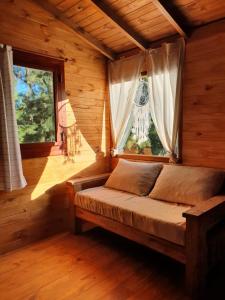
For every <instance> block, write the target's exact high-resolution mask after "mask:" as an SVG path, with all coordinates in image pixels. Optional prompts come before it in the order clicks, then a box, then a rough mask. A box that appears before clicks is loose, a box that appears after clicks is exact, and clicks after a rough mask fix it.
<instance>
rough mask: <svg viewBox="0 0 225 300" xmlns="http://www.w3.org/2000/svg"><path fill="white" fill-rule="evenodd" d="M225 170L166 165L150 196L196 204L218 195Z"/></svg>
mask: <svg viewBox="0 0 225 300" xmlns="http://www.w3.org/2000/svg"><path fill="white" fill-rule="evenodd" d="M223 181H224V172H223V171H219V170H215V169H209V168H199V167H186V166H172V165H164V167H163V170H162V171H161V173H160V175H159V177H158V179H157V181H156V183H155V186H154V188H153V190H152V191H151V193H150V195H149V197H150V198H155V199H160V200H165V201H169V202H176V203H184V204H189V205H196V204H197V203H198V202H199V201H203V200H207V199H209V198H210V197H212V196H214V195H216V194H217V193H218V192H219V191H220V189H221V187H222V184H223Z"/></svg>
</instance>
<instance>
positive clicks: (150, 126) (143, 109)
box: [124, 76, 166, 156]
mask: <svg viewBox="0 0 225 300" xmlns="http://www.w3.org/2000/svg"><path fill="white" fill-rule="evenodd" d="M150 97H151V95H149V89H148V79H147V77H146V76H143V77H142V78H141V79H140V82H139V86H138V90H137V93H136V96H135V100H134V102H135V103H134V108H133V112H132V116H131V129H130V132H129V135H128V138H127V141H126V144H125V146H124V153H127V154H142V155H158V156H165V155H166V152H165V150H164V148H163V146H162V143H161V142H160V139H159V137H158V134H157V132H156V128H155V125H154V123H153V121H152V118H151V112H150V104H149V102H150V101H151V99H150Z"/></svg>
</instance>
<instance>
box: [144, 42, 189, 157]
mask: <svg viewBox="0 0 225 300" xmlns="http://www.w3.org/2000/svg"><path fill="white" fill-rule="evenodd" d="M184 49H185V43H184V39H179V40H177V41H176V42H175V43H165V44H163V45H162V46H161V47H160V48H157V49H150V50H148V51H147V55H146V59H147V69H148V79H149V89H150V91H149V92H150V111H151V116H152V120H153V122H154V124H155V128H156V130H157V133H158V136H159V138H160V141H161V143H162V145H163V147H164V149H165V150H166V151H167V153H168V154H169V155H170V161H171V162H176V161H177V160H178V159H179V149H178V130H179V123H180V110H181V84H182V66H183V60H184Z"/></svg>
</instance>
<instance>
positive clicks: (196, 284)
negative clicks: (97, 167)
mask: <svg viewBox="0 0 225 300" xmlns="http://www.w3.org/2000/svg"><path fill="white" fill-rule="evenodd" d="M109 175H110V174H102V175H97V176H92V177H87V178H80V179H74V180H70V181H68V182H67V186H68V192H69V195H70V224H71V230H72V231H73V232H74V233H75V234H78V233H81V232H82V231H84V230H85V224H86V226H87V223H86V222H88V223H89V224H90V223H92V224H95V225H97V226H100V227H102V228H105V229H107V230H109V231H112V232H114V233H117V234H119V235H121V236H123V237H126V238H128V239H130V240H133V241H135V242H138V243H140V244H142V245H145V246H147V247H149V248H151V249H153V250H156V251H158V252H160V253H162V254H165V255H167V256H169V257H171V258H173V259H175V260H177V261H179V262H181V263H183V264H185V267H186V288H187V293H188V294H189V295H190V296H191V297H192V299H199V298H201V297H202V295H203V293H204V290H205V283H206V277H207V274H208V272H209V270H210V269H211V267H213V266H211V265H210V264H209V260H208V244H207V234H208V232H209V231H210V230H211V229H212V228H213V227H215V226H216V225H217V224H219V223H220V222H222V221H223V220H224V219H225V195H220V196H216V197H213V198H211V199H210V201H205V202H203V203H201V204H200V205H198V206H196V207H193V208H191V209H189V210H188V211H187V212H185V213H183V216H184V217H185V218H186V243H185V246H180V245H177V244H174V243H172V242H169V241H166V240H163V239H161V238H157V237H155V236H153V235H150V234H147V233H144V232H142V231H140V230H137V229H135V228H133V227H131V226H128V225H124V224H121V223H119V222H117V221H114V220H111V219H109V218H107V217H104V216H100V215H97V214H95V213H92V212H89V211H87V210H85V209H82V208H80V207H77V206H75V205H74V197H75V194H76V193H77V192H79V191H81V190H84V189H87V188H92V187H96V186H101V185H104V183H105V182H106V180H107V179H108V177H109Z"/></svg>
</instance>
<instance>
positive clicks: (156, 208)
mask: <svg viewBox="0 0 225 300" xmlns="http://www.w3.org/2000/svg"><path fill="white" fill-rule="evenodd" d="M75 205H76V206H79V207H81V208H83V209H86V210H88V211H91V212H93V213H95V214H98V215H102V216H105V217H108V218H110V219H112V220H115V221H118V222H120V223H123V224H125V225H129V226H131V227H134V228H136V229H139V230H141V231H143V232H146V233H149V234H151V235H154V236H157V237H159V238H162V239H165V240H168V241H170V242H173V243H176V244H179V245H184V242H185V218H183V217H182V213H183V212H184V211H186V210H188V209H189V208H190V206H185V205H175V204H172V203H166V202H163V201H159V200H155V199H150V198H149V197H139V196H136V195H133V194H130V193H126V192H121V191H117V190H113V189H109V188H106V187H102V186H101V187H96V188H91V189H87V190H83V191H80V192H78V193H77V194H76V197H75Z"/></svg>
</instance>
